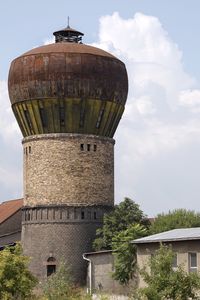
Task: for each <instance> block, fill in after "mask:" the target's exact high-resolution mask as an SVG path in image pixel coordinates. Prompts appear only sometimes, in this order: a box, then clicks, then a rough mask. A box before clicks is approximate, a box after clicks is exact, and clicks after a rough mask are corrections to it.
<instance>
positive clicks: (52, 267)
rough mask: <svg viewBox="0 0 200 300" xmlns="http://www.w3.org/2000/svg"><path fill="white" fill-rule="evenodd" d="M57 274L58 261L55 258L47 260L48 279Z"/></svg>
mask: <svg viewBox="0 0 200 300" xmlns="http://www.w3.org/2000/svg"><path fill="white" fill-rule="evenodd" d="M55 272H56V259H55V258H54V257H49V258H48V259H47V277H48V276H51V275H52V274H54V273H55Z"/></svg>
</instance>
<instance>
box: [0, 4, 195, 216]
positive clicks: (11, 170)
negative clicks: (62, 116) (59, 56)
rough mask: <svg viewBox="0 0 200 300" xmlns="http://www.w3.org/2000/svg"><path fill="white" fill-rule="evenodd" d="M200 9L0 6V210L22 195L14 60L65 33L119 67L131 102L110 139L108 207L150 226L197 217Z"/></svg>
mask: <svg viewBox="0 0 200 300" xmlns="http://www.w3.org/2000/svg"><path fill="white" fill-rule="evenodd" d="M199 10H200V2H199V0H162V1H161V0H107V1H105V0H101V1H94V0H93V1H92V0H84V1H81V0H73V1H68V0H65V1H64V0H57V1H54V0H52V1H47V0H43V1H41V0H40V1H39V0H34V1H24V0H18V1H14V0H7V1H1V3H0V25H1V26H0V36H1V42H0V154H1V155H0V202H2V201H6V200H8V199H15V198H19V197H22V195H23V180H22V178H23V175H22V164H23V162H22V145H21V139H22V136H21V133H20V131H19V129H18V125H17V124H16V122H15V119H14V117H13V114H12V110H11V107H10V102H9V97H8V91H7V76H8V72H9V66H10V63H11V61H12V60H13V59H14V58H15V57H17V56H19V55H20V54H22V53H24V52H26V51H27V50H30V49H32V48H33V47H37V46H40V45H43V44H45V43H49V42H52V41H53V40H52V32H53V31H56V30H58V29H60V28H63V27H66V25H67V17H68V16H70V25H71V27H73V28H76V29H78V30H80V31H81V32H84V33H85V36H84V38H83V42H84V43H86V44H90V45H93V46H95V47H99V48H102V49H104V50H107V51H109V52H111V53H112V54H114V55H115V56H117V57H118V58H119V59H121V60H122V61H123V62H124V63H125V64H126V67H127V71H128V77H129V94H128V100H127V104H126V109H125V112H124V115H123V118H122V120H121V122H120V124H119V127H118V130H117V132H116V134H115V136H114V138H115V140H116V145H115V202H116V203H119V202H120V201H122V200H123V198H124V197H129V198H131V199H133V200H134V201H136V202H137V203H138V204H139V205H140V207H141V209H142V210H143V211H144V213H146V214H147V215H149V216H151V217H152V216H155V215H156V214H157V213H161V212H168V211H169V210H173V209H176V208H186V209H191V210H196V211H200V183H199V180H200V176H199V174H200V171H199V170H200V154H199V153H200V62H199V53H200V39H199V28H200V18H199Z"/></svg>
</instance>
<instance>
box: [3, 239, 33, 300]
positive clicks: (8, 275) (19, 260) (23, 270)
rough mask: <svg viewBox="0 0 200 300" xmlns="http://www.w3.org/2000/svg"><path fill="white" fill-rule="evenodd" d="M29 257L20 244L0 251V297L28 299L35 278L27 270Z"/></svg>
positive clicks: (15, 299) (4, 299)
mask: <svg viewBox="0 0 200 300" xmlns="http://www.w3.org/2000/svg"><path fill="white" fill-rule="evenodd" d="M28 263H29V258H28V257H26V256H24V255H23V254H22V248H21V245H20V244H17V245H16V246H13V247H7V248H5V249H4V250H2V251H0V299H1V300H12V299H13V300H18V299H20V300H24V299H30V297H31V294H32V290H33V288H34V287H35V286H36V284H37V279H36V278H35V277H34V276H33V275H32V274H31V272H30V271H29V270H28Z"/></svg>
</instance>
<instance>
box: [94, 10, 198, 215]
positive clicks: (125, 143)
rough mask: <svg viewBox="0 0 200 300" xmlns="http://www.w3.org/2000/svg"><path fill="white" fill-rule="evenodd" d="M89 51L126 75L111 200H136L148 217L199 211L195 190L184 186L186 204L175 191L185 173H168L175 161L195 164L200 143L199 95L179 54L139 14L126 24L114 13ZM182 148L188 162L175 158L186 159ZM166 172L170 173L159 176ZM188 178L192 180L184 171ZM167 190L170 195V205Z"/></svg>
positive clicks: (153, 19) (156, 25)
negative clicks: (119, 64) (107, 57)
mask: <svg viewBox="0 0 200 300" xmlns="http://www.w3.org/2000/svg"><path fill="white" fill-rule="evenodd" d="M94 45H95V46H97V47H101V48H103V49H105V50H107V51H110V52H112V53H113V54H114V55H116V56H117V57H118V58H120V59H121V60H123V61H124V62H125V64H126V67H127V70H128V75H129V98H128V102H127V104H126V110H125V113H124V116H123V119H122V121H121V124H120V126H119V128H118V131H117V134H116V140H117V143H116V153H117V155H116V199H117V200H118V201H119V200H121V199H122V198H123V197H124V196H126V195H129V196H131V197H133V198H135V197H136V199H135V200H136V201H138V202H140V203H141V205H142V207H143V208H144V209H145V210H146V211H147V212H148V213H151V214H155V213H156V212H159V211H162V210H167V209H169V208H174V207H177V206H178V207H180V206H182V205H183V204H184V205H185V207H190V205H191V203H192V201H193V204H194V205H193V207H195V208H198V202H197V201H198V200H197V198H196V196H195V195H196V194H197V191H198V192H200V188H199V186H198V185H196V186H195V191H194V189H193V188H192V187H191V186H187V190H189V189H191V197H193V199H190V201H189V202H188V203H187V201H185V200H186V199H183V197H182V190H185V189H186V185H184V186H183V185H181V184H180V185H179V180H180V182H181V181H182V179H183V176H186V174H187V172H186V173H183V171H182V169H181V168H180V173H179V172H178V171H176V172H175V171H174V170H173V166H175V165H176V164H177V162H178V161H179V159H180V162H181V163H182V164H183V165H184V163H185V160H190V161H191V162H192V161H193V159H196V155H194V153H196V152H195V151H196V150H195V149H196V148H197V145H198V143H200V121H199V115H198V113H199V112H200V110H199V108H200V106H199V104H200V97H199V95H200V90H198V89H196V86H197V82H196V80H195V78H193V77H191V76H190V75H189V74H187V73H186V72H185V70H184V68H183V61H182V59H183V55H182V52H181V50H180V49H179V48H178V46H177V44H176V43H174V42H173V41H172V40H171V38H170V37H169V35H168V33H167V32H166V30H164V28H163V27H162V24H161V23H160V21H159V20H158V18H156V17H152V16H147V15H144V14H142V13H136V14H135V15H134V16H133V18H131V19H128V20H124V19H122V18H121V17H120V16H119V14H118V13H114V14H113V15H110V16H104V17H102V18H101V19H100V30H99V42H98V43H96V44H94ZM194 88H195V89H194ZM194 111H195V112H196V115H195V116H194V114H193V112H194ZM187 148H190V151H191V152H190V153H187V155H188V156H186V154H185V157H184V158H183V157H182V156H181V155H180V158H179V156H178V155H177V153H183V152H184V153H186V151H185V149H187ZM183 150H184V151H183ZM173 156H174V159H173ZM192 156H193V157H192ZM161 158H162V159H163V160H161ZM152 162H153V163H152ZM169 166H171V172H170V173H169V172H163V171H162V172H161V170H164V169H166V168H168V167H169ZM147 174H148V176H149V177H148V176H147ZM174 174H178V175H177V176H178V178H176V179H174ZM187 176H188V179H190V177H191V176H196V175H195V174H192V169H190V168H189V167H188V174H187ZM152 178H156V179H155V182H152V181H151V179H152ZM150 181H151V182H152V185H151V186H149V182H150ZM189 181H190V180H188V182H189ZM194 181H195V179H194ZM160 187H162V190H161V189H160ZM168 188H169V189H171V190H174V193H171V195H170V199H168V198H167V195H168V192H167V189H168ZM145 191H146V192H145ZM155 191H159V193H157V194H156V196H155ZM185 194H187V193H185ZM179 195H181V196H180V198H179ZM166 198H167V201H166ZM184 201H185V202H184ZM149 203H151V204H149ZM154 205H155V207H154ZM187 205H188V206H187ZM195 205H196V206H195Z"/></svg>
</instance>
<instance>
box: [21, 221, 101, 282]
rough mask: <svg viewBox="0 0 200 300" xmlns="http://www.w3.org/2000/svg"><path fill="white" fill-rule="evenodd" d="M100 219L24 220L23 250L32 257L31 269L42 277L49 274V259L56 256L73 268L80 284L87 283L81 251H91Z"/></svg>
mask: <svg viewBox="0 0 200 300" xmlns="http://www.w3.org/2000/svg"><path fill="white" fill-rule="evenodd" d="M99 226H100V224H99V223H98V222H96V223H94V222H92V223H90V222H81V221H79V222H73V223H70V222H68V223H64V222H63V223H37V224H33V223H32V224H31V223H30V224H25V223H24V224H23V226H22V246H23V249H24V254H25V255H28V256H29V257H31V261H30V270H31V271H32V272H33V274H34V275H36V276H37V278H39V279H40V280H44V279H45V278H46V277H47V260H48V258H49V257H54V258H55V260H56V261H55V263H56V266H57V267H58V265H59V263H60V261H63V262H65V263H66V265H67V266H68V267H69V268H70V270H71V271H70V274H71V276H72V278H73V280H74V281H75V282H77V283H78V284H85V280H86V268H87V263H86V262H85V261H84V260H83V257H82V254H83V253H84V252H88V251H91V247H92V241H93V239H94V237H95V232H96V229H97V228H98V227H99Z"/></svg>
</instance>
